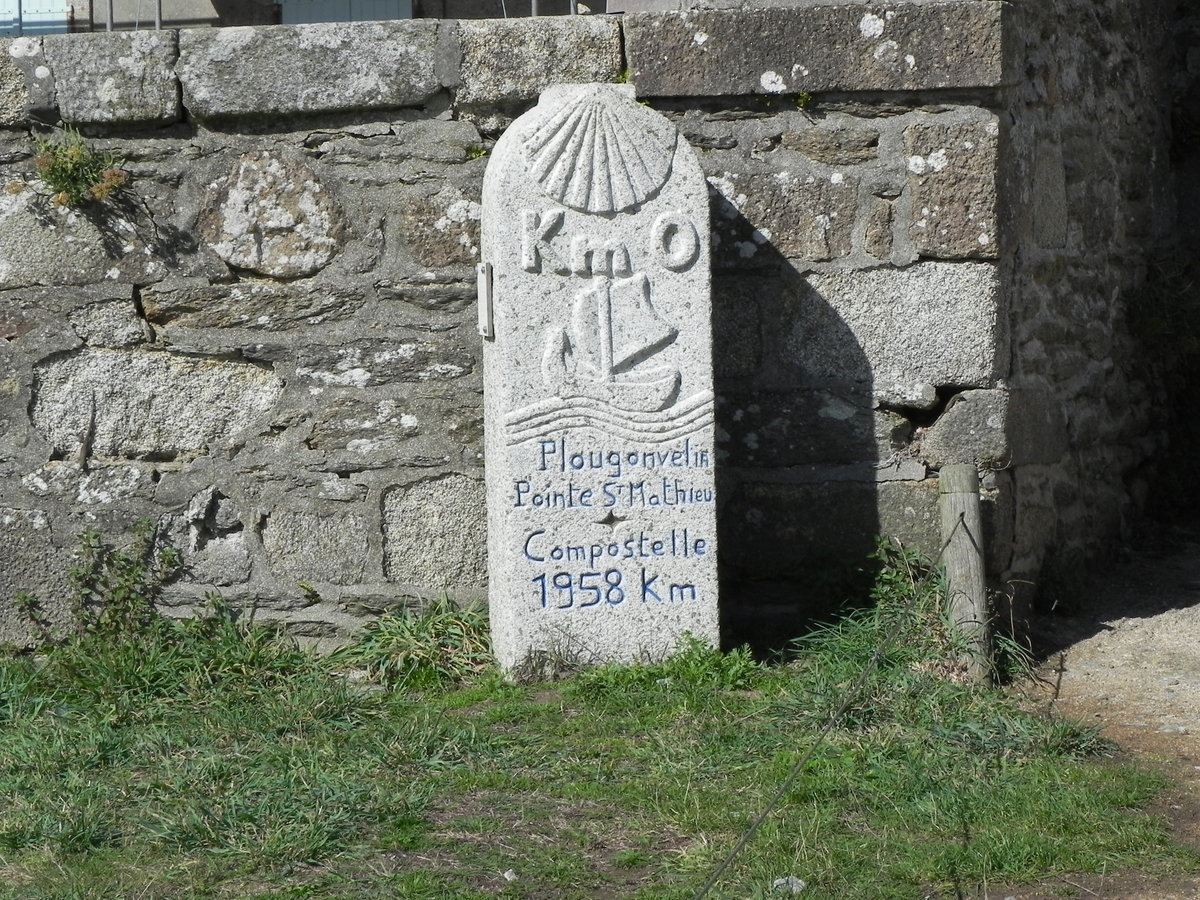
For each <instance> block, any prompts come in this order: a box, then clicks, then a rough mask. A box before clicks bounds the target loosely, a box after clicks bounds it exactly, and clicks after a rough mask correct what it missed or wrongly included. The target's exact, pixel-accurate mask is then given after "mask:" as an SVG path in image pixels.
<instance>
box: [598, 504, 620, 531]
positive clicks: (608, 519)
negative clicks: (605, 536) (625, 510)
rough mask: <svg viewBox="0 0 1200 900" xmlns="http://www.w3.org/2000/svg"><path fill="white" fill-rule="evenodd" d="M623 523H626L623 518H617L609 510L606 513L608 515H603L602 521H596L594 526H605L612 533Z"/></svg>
mask: <svg viewBox="0 0 1200 900" xmlns="http://www.w3.org/2000/svg"><path fill="white" fill-rule="evenodd" d="M624 521H626V520H625V519H624V518H622V517H621V516H618V515H617V514H616V513H614V512H613V511H612V510H611V509H610V510H609V511H608V514H607V515H605V517H604V518H603V519H601V520H600V521H598V522H597V523H596V524H597V525H607V526H608V527H609V528H611V529H612V530H613V531H616V530H617V526H618V525H620V524H621V523H622V522H624Z"/></svg>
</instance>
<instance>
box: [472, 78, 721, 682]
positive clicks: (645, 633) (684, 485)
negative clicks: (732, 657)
mask: <svg viewBox="0 0 1200 900" xmlns="http://www.w3.org/2000/svg"><path fill="white" fill-rule="evenodd" d="M708 235H709V225H708V190H707V185H706V183H705V180H704V176H703V175H702V174H701V171H700V166H699V164H698V163H697V161H696V157H695V155H694V154H693V153H692V150H691V148H690V147H689V146H688V145H687V143H686V142H685V141H683V140H682V139H681V138H680V137H679V135H678V133H677V132H676V130H675V128H674V126H673V125H672V124H671V123H670V122H669V121H667V119H665V118H664V117H663V116H661V115H659V114H658V113H656V112H654V111H653V110H651V109H648V108H646V107H643V106H641V105H639V104H638V103H637V102H636V101H635V100H634V99H633V91H632V89H631V88H630V87H627V86H625V85H606V84H589V85H571V86H559V87H553V88H550V89H549V90H547V91H545V92H544V93H543V94H542V97H541V100H540V102H539V103H538V105H537V106H536V107H535V108H534V109H533V110H531V111H530V112H528V113H526V114H525V115H523V116H521V118H519V119H517V121H516V122H514V123H513V124H512V126H511V127H510V128H509V129H508V131H506V132H505V134H504V136H503V137H502V138H501V139H500V140H499V141H498V142H497V144H496V148H495V151H494V152H493V154H492V158H491V161H490V162H489V164H488V169H487V175H486V176H485V178H484V188H483V239H482V241H483V243H482V258H483V262H482V263H481V265H480V330H481V332H482V333H483V335H484V338H485V340H484V375H485V383H486V389H485V397H484V405H485V410H486V412H485V424H486V439H485V445H486V463H487V484H488V576H489V605H490V608H491V624H492V636H493V641H494V644H495V650H496V655H497V658H498V660H499V662H500V664H501V666H503V667H504V668H506V669H513V668H517V667H520V666H522V665H523V664H525V663H526V662H530V663H536V662H537V661H538V660H539V659H542V658H546V657H549V658H555V657H560V656H561V657H565V658H567V659H570V660H573V661H578V662H583V663H592V662H603V661H606V660H652V659H658V658H661V657H663V656H666V655H667V654H669V653H670V652H671V651H672V650H673V649H675V648H676V647H677V646H678V645H679V643H680V641H681V639H682V638H683V637H684V635H687V634H691V635H693V636H694V637H696V638H698V639H699V640H701V641H704V642H706V643H709V644H716V642H717V639H718V628H717V555H716V551H717V547H716V507H715V496H714V495H715V488H714V470H713V464H714V454H713V393H712V325H711V312H710V309H711V297H710V294H711V276H710V271H709V242H708Z"/></svg>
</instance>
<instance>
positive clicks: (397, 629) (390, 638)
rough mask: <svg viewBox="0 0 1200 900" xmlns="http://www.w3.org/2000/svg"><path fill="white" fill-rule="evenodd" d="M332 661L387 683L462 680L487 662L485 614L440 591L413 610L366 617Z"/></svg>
mask: <svg viewBox="0 0 1200 900" xmlns="http://www.w3.org/2000/svg"><path fill="white" fill-rule="evenodd" d="M332 661H333V663H334V664H335V665H341V666H346V667H351V668H360V669H362V670H364V671H365V672H366V673H367V674H368V676H369V677H370V678H372V679H374V680H376V681H378V682H380V683H382V684H385V685H388V686H390V687H429V686H433V685H438V684H446V683H453V682H461V681H466V680H468V679H470V678H472V677H474V676H477V675H479V674H480V673H482V672H484V671H485V670H487V669H489V668H490V667H491V666H492V649H491V640H490V637H489V633H488V624H487V614H486V613H485V612H484V610H483V609H482V608H481V607H477V606H468V607H463V608H459V607H456V606H455V605H454V604H453V603H451V602H450V600H449V598H446V597H443V598H441V599H440V600H436V601H434V602H433V603H431V604H429V605H428V606H426V607H425V608H424V609H422V610H419V611H411V610H404V611H402V612H398V613H391V614H388V615H385V616H381V617H380V618H378V619H376V620H375V621H373V622H370V623H369V624H368V625H367V626H366V627H365V628H364V629H363V631H362V634H361V635H360V636H359V637H358V639H357V640H356V641H355V642H354V643H353V644H351V645H350V646H348V647H346V648H345V649H343V650H341V651H339V652H338V653H336V654H335V655H334V656H333V658H332Z"/></svg>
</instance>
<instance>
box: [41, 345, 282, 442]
mask: <svg viewBox="0 0 1200 900" xmlns="http://www.w3.org/2000/svg"><path fill="white" fill-rule="evenodd" d="M282 391H283V384H282V382H281V381H280V380H279V379H278V378H276V377H275V376H274V374H272V373H271V372H270V371H268V370H266V369H263V368H261V367H259V366H256V365H253V364H251V363H246V362H238V361H234V360H229V359H218V358H205V357H198V356H184V355H176V354H171V353H163V352H154V351H138V350H134V351H125V350H107V349H102V350H79V351H73V352H69V353H63V354H57V355H55V356H51V357H49V358H47V359H44V360H42V361H41V362H39V363H38V364H37V365H36V366H35V367H34V386H33V398H34V399H33V403H32V405H31V408H30V419H31V420H32V422H33V425H34V427H35V428H36V429H37V431H38V433H39V434H41V436H42V437H43V438H44V439H45V440H46V441H47V442H48V443H49V444H50V445H51V446H52V447H54V449H55V450H56V451H57V452H58V453H60V454H63V455H66V456H71V457H74V456H76V455H83V456H85V457H86V456H90V455H95V456H100V457H118V458H120V457H125V458H162V457H163V456H164V455H175V454H180V453H194V452H201V451H203V450H204V449H205V448H207V447H208V446H210V445H213V444H217V443H222V444H224V443H228V442H230V441H233V440H235V439H236V438H237V436H238V435H239V434H241V433H242V432H245V431H246V430H248V429H249V428H251V427H253V426H254V425H256V424H257V423H259V422H260V421H261V420H262V418H263V417H264V416H265V415H266V414H267V413H268V412H269V411H270V410H271V409H272V408H273V407H274V405H275V403H276V401H277V400H278V399H279V396H280V394H281V393H282Z"/></svg>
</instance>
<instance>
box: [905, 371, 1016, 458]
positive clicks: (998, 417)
mask: <svg viewBox="0 0 1200 900" xmlns="http://www.w3.org/2000/svg"><path fill="white" fill-rule="evenodd" d="M1008 407H1009V395H1008V392H1007V391H1001V390H984V391H963V392H962V393H961V394H958V395H957V396H955V397H954V398H953V399H952V400H951V401H950V404H949V405H948V406H947V407H946V411H945V412H944V413H942V414H941V416H939V417H938V420H937V421H936V422H934V423H933V424H932V425H930V426H929V427H928V428H926V429H924V430H923V432H922V434H921V442H920V452H919V455H920V457H921V459H922V460H923V461H924V462H925V463H926V465H928V466H930V467H931V468H934V469H940V468H941V467H942V466H945V465H950V464H952V463H976V464H988V465H991V466H999V465H1003V464H1005V463H1007V462H1008V461H1009V447H1008V437H1007V434H1006V430H1007V426H1008V424H1009V422H1008V418H1009V416H1008Z"/></svg>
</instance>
